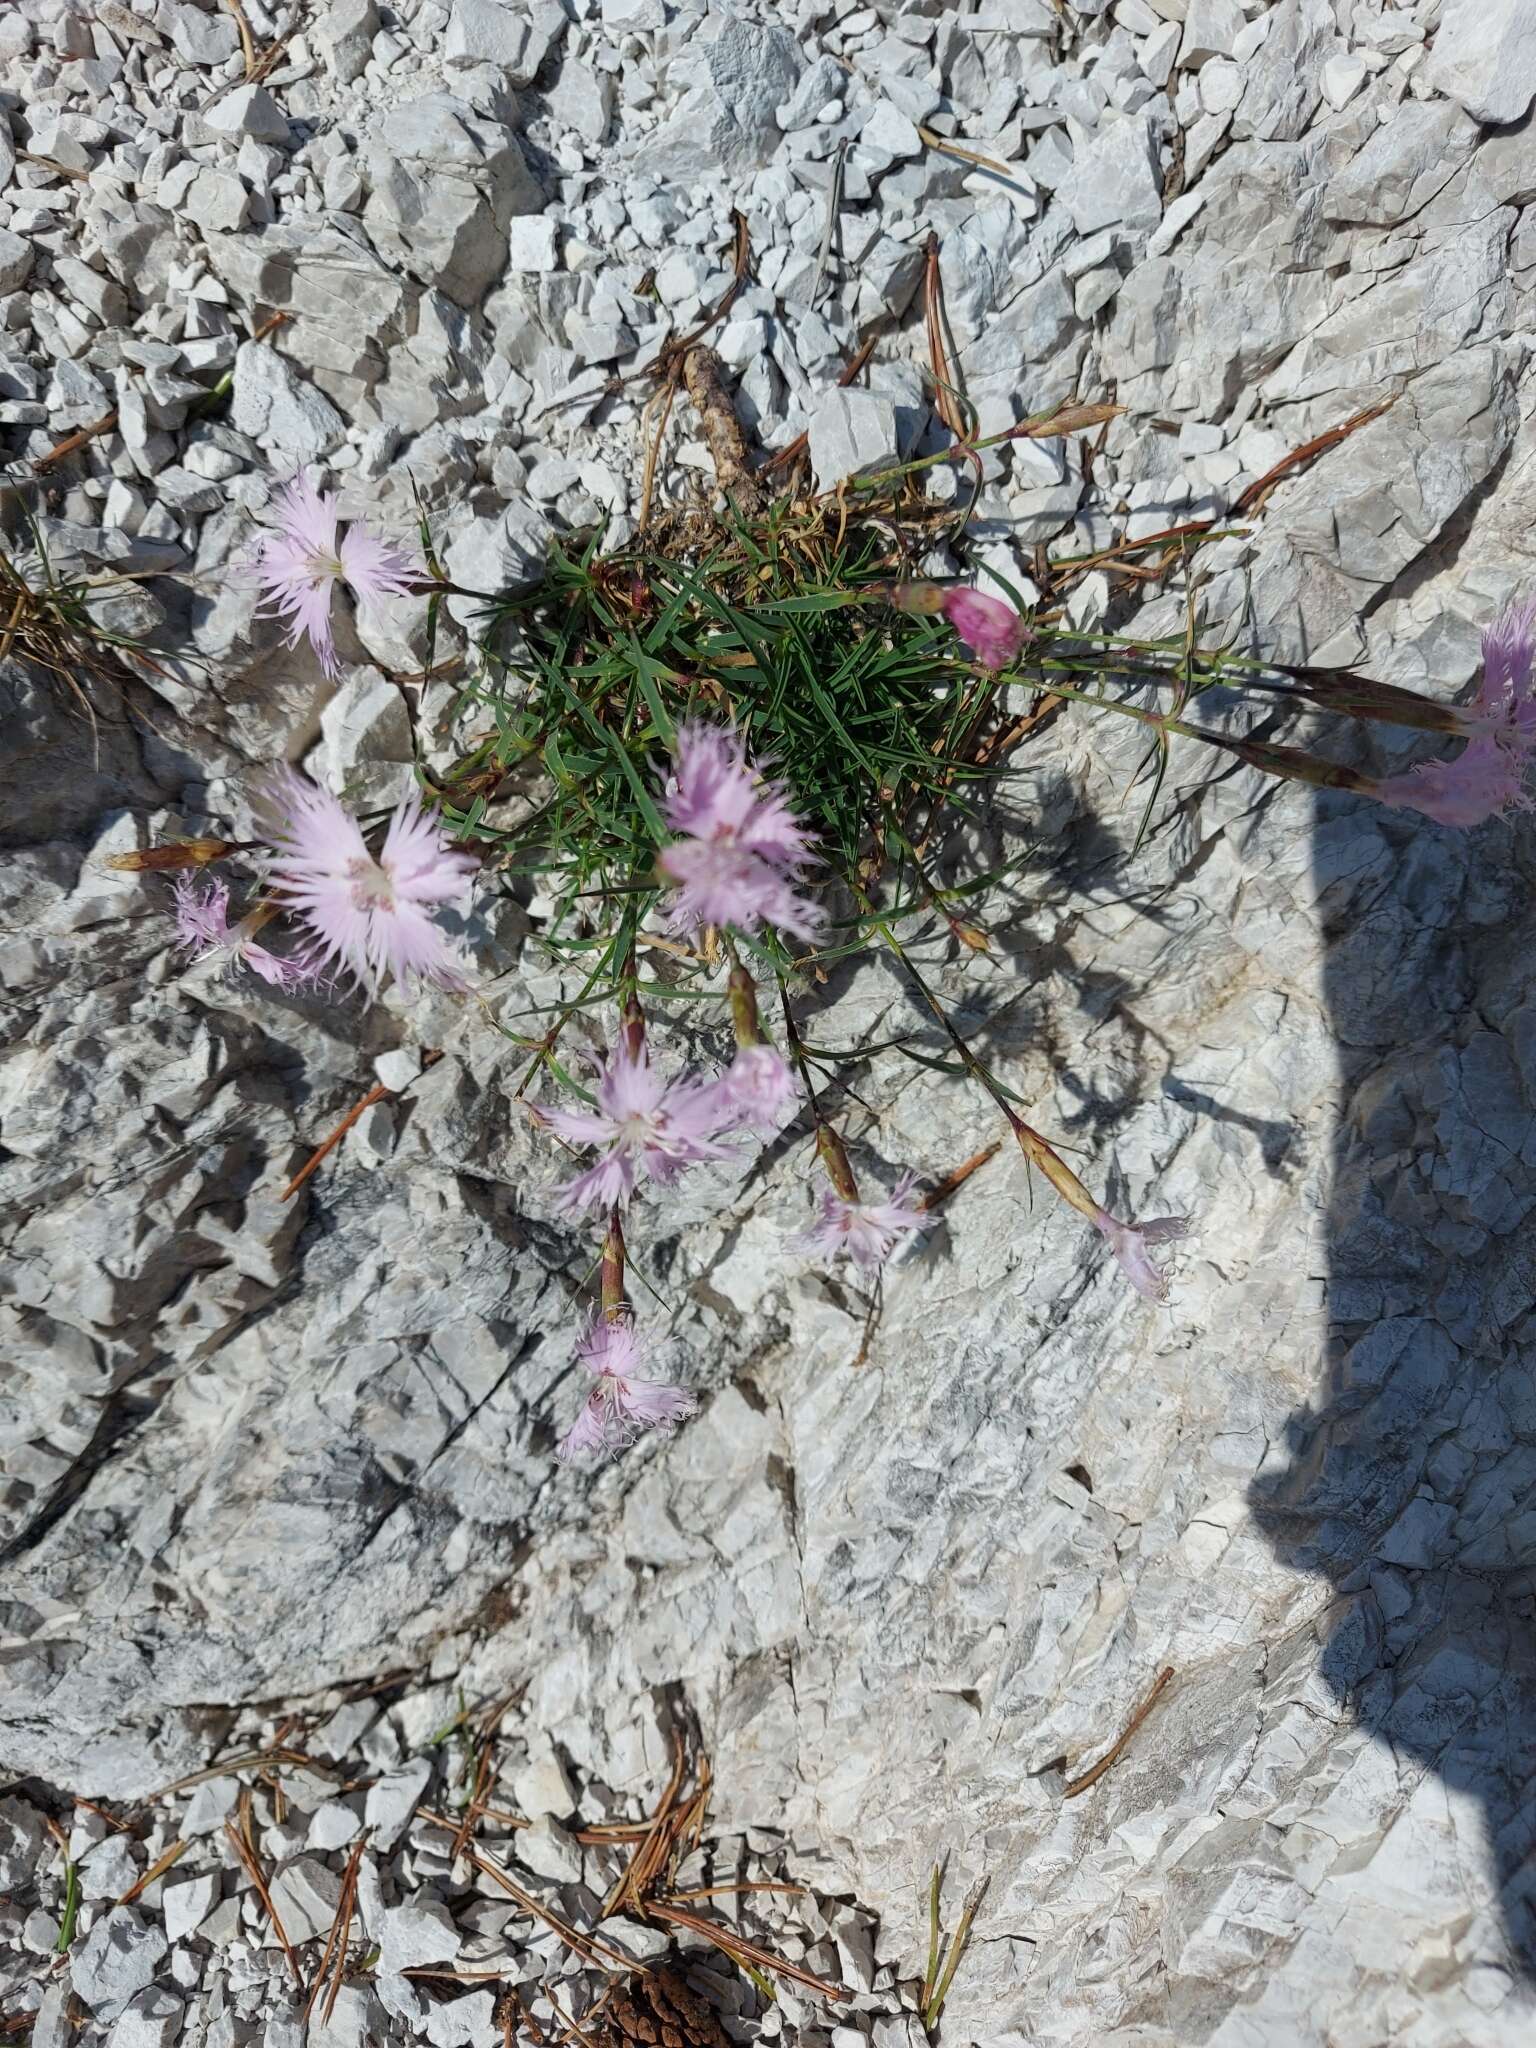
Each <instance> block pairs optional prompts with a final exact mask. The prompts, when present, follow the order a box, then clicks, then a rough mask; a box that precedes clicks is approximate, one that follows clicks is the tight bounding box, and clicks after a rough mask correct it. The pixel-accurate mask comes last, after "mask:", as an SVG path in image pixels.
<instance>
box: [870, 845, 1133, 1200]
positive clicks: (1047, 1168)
mask: <svg viewBox="0 0 1536 2048" xmlns="http://www.w3.org/2000/svg"><path fill="white" fill-rule="evenodd" d="M853 893H854V895H855V896H856V897H857V898H858V899H859V901H860V902H861V903H862V904H863V906H864V912H865V915H866V916H867V917H868V918H869V920H870V929H871V930H872V931H875V932H878V933H879V935H880V937H881V939H883V940H884V942H885V944H886V945H887V946H888V947H889V948H890V950H891V951H892V952H893V953H894V954H895V956H896V958H897V959H898V960H899V961H900V962H901V964H902V966H903V967H904V968H905V969H906V971H907V974H908V976H909V978H910V979H911V981H912V983H913V986H914V987H915V988H916V989H917V991H918V993H919V994H920V995H921V996H922V998H923V1001H924V1002H925V1003H926V1004H927V1005H928V1007H929V1009H930V1010H931V1011H932V1012H933V1014H934V1016H935V1017H936V1018H937V1020H938V1023H939V1026H940V1028H941V1029H942V1031H943V1032H944V1035H945V1036H946V1037H947V1038H948V1040H949V1042H950V1044H951V1045H952V1046H953V1047H954V1049H955V1053H956V1055H957V1057H958V1058H959V1060H960V1063H961V1065H962V1066H963V1067H964V1068H965V1071H966V1072H967V1073H968V1074H969V1075H970V1076H971V1078H972V1080H974V1081H976V1082H977V1083H979V1085H980V1086H981V1087H982V1088H984V1089H985V1090H986V1092H987V1094H988V1095H989V1096H990V1097H991V1098H992V1100H993V1102H995V1103H996V1105H997V1107H998V1108H999V1109H1000V1110H1001V1111H1002V1113H1003V1115H1004V1116H1005V1117H1006V1118H1007V1120H1008V1128H1009V1129H1010V1130H1011V1131H1012V1132H1013V1135H1014V1140H1015V1142H1016V1143H1017V1145H1018V1147H1019V1150H1020V1151H1021V1152H1022V1153H1023V1154H1024V1156H1025V1158H1026V1159H1027V1160H1028V1161H1029V1163H1030V1165H1031V1166H1033V1167H1034V1168H1035V1169H1036V1170H1037V1171H1038V1172H1040V1173H1042V1174H1044V1176H1045V1178H1046V1179H1047V1180H1048V1181H1049V1182H1050V1184H1051V1186H1052V1187H1053V1188H1054V1189H1055V1190H1056V1192H1057V1194H1058V1195H1060V1196H1061V1198H1062V1200H1063V1201H1064V1202H1068V1203H1070V1204H1071V1206H1072V1207H1073V1208H1074V1209H1076V1210H1077V1211H1078V1213H1079V1214H1080V1215H1083V1216H1086V1217H1087V1218H1088V1219H1089V1221H1090V1222H1094V1221H1096V1219H1097V1218H1098V1217H1100V1216H1101V1215H1102V1214H1103V1213H1104V1212H1103V1207H1102V1205H1101V1204H1100V1203H1099V1202H1097V1201H1095V1200H1094V1197H1093V1195H1092V1193H1091V1192H1090V1191H1089V1189H1088V1188H1087V1187H1085V1186H1084V1184H1083V1182H1082V1181H1080V1180H1079V1179H1078V1177H1077V1175H1076V1174H1075V1173H1074V1172H1073V1171H1072V1169H1071V1167H1070V1166H1068V1164H1067V1162H1066V1161H1065V1160H1064V1159H1063V1158H1062V1157H1061V1155H1060V1153H1058V1152H1057V1151H1056V1150H1055V1149H1054V1147H1053V1146H1051V1145H1050V1144H1048V1143H1047V1141H1046V1140H1045V1139H1044V1138H1042V1137H1041V1135H1040V1133H1039V1132H1038V1131H1037V1130H1035V1129H1034V1127H1033V1126H1032V1125H1030V1124H1027V1123H1025V1121H1024V1119H1023V1118H1022V1117H1021V1116H1020V1115H1019V1114H1018V1112H1017V1111H1016V1110H1015V1109H1014V1107H1013V1105H1012V1103H1010V1102H1009V1100H1008V1098H1007V1096H1005V1095H1004V1094H1003V1092H1002V1090H1001V1088H1000V1087H999V1086H998V1084H997V1082H996V1080H995V1079H994V1077H993V1075H992V1073H991V1070H990V1069H989V1068H988V1067H987V1066H986V1065H985V1064H984V1063H983V1062H982V1061H981V1060H980V1059H978V1058H977V1056H976V1054H975V1053H974V1052H973V1051H972V1049H971V1047H970V1045H969V1044H968V1042H967V1041H966V1040H965V1039H964V1038H963V1037H962V1036H961V1034H960V1032H959V1031H958V1029H957V1028H956V1026H955V1024H954V1022H953V1021H952V1019H951V1018H950V1016H949V1013H948V1012H947V1011H946V1010H945V1008H944V1006H943V1004H942V1003H941V1002H940V1001H939V999H938V997H937V996H936V995H935V994H934V992H933V990H932V989H931V988H930V987H929V986H928V983H927V982H926V981H925V980H924V978H923V976H922V974H921V973H920V972H919V971H918V969H917V968H916V967H915V966H914V965H913V963H912V961H911V959H910V957H909V956H908V954H907V950H906V948H905V947H904V946H903V945H902V943H901V941H900V940H899V939H898V938H897V937H896V934H895V933H894V932H893V931H892V930H891V928H890V926H889V925H888V924H887V923H886V921H885V919H884V918H883V917H881V915H880V913H879V912H878V911H877V910H876V909H875V906H874V904H873V903H872V902H871V900H870V898H869V897H868V896H867V895H866V894H865V892H864V891H863V890H862V889H860V888H859V887H858V886H857V884H854V885H853Z"/></svg>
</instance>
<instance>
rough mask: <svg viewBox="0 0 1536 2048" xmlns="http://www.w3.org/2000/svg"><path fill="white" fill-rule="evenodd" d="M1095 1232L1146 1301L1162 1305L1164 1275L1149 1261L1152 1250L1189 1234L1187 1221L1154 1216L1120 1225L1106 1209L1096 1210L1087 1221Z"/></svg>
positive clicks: (1166, 1284)
mask: <svg viewBox="0 0 1536 2048" xmlns="http://www.w3.org/2000/svg"><path fill="white" fill-rule="evenodd" d="M1091 1221H1092V1223H1093V1227H1094V1229H1095V1230H1097V1231H1099V1232H1101V1233H1102V1235H1103V1237H1104V1240H1105V1242H1106V1243H1107V1244H1108V1246H1109V1248H1110V1250H1111V1251H1112V1252H1113V1253H1114V1255H1115V1257H1116V1259H1117V1260H1118V1261H1119V1263H1120V1270H1121V1271H1122V1272H1123V1273H1124V1275H1125V1277H1126V1279H1127V1280H1129V1281H1130V1283H1131V1285H1132V1286H1133V1287H1134V1288H1135V1290H1136V1292H1137V1293H1138V1294H1139V1295H1141V1296H1142V1298H1143V1299H1144V1300H1146V1301H1157V1302H1166V1301H1167V1299H1168V1290H1169V1281H1168V1275H1167V1274H1166V1273H1165V1272H1163V1270H1162V1268H1161V1267H1160V1266H1158V1265H1157V1263H1156V1261H1155V1260H1154V1259H1153V1257H1152V1247H1153V1246H1154V1245H1160V1244H1172V1243H1173V1242H1174V1241H1175V1240H1176V1239H1178V1238H1181V1237H1184V1236H1186V1235H1187V1234H1188V1231H1189V1219H1188V1218H1187V1217H1185V1216H1157V1217H1154V1218H1153V1220H1152V1221H1151V1222H1150V1223H1120V1222H1118V1221H1117V1220H1116V1219H1115V1218H1114V1217H1113V1216H1111V1215H1110V1213H1109V1211H1108V1210H1107V1209H1099V1210H1097V1211H1096V1212H1095V1214H1094V1215H1093V1217H1092V1219H1091Z"/></svg>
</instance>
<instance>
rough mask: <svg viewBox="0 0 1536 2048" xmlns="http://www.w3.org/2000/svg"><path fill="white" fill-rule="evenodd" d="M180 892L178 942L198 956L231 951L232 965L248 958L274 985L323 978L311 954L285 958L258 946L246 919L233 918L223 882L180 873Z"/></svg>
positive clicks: (307, 983)
mask: <svg viewBox="0 0 1536 2048" xmlns="http://www.w3.org/2000/svg"><path fill="white" fill-rule="evenodd" d="M172 886H173V887H174V889H175V891H176V943H177V945H178V946H184V947H185V948H186V950H187V951H188V952H189V953H191V954H192V955H193V957H194V958H196V959H199V960H201V959H204V958H205V957H206V956H207V955H208V954H210V953H227V954H228V955H229V963H228V964H229V965H230V966H231V967H233V966H234V964H235V962H236V961H237V960H241V961H244V963H245V965H246V966H247V967H249V968H250V970H251V972H252V973H253V974H259V975H260V976H261V979H262V980H263V981H265V982H267V983H269V984H270V985H271V986H272V987H273V988H280V989H288V990H291V989H298V988H309V987H311V986H313V984H314V983H315V982H317V981H318V980H319V979H320V964H319V962H318V961H317V960H315V959H313V958H311V957H310V956H308V955H300V956H298V957H296V958H293V959H284V958H283V957H282V956H281V954H278V953H269V952H268V951H267V949H266V947H265V946H258V945H257V943H256V941H255V939H254V938H252V937H251V936H250V934H249V933H248V932H247V931H246V929H245V925H246V922H247V921H246V920H244V919H242V920H241V922H240V923H239V924H233V925H232V924H231V923H230V921H229V889H228V887H227V885H226V884H225V883H223V882H213V881H206V882H198V881H194V879H193V878H192V876H191V875H178V876H177V877H176V880H175V882H174V884H173V885H172Z"/></svg>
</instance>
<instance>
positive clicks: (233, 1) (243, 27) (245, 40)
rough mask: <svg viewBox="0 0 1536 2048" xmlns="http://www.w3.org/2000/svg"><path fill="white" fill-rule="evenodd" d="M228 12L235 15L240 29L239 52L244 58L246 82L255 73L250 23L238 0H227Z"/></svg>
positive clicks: (253, 43)
mask: <svg viewBox="0 0 1536 2048" xmlns="http://www.w3.org/2000/svg"><path fill="white" fill-rule="evenodd" d="M227 4H228V7H229V11H230V13H231V14H232V15H233V16H234V17H235V27H236V28H237V29H239V31H240V54H241V55H242V56H243V57H244V59H245V76H246V80H247V82H249V81H250V80H251V79H253V78H254V77H255V75H256V41H255V38H254V37H253V36H252V34H251V24H250V23H249V22H248V21H247V20H246V18H245V9H244V8H243V7H242V6H241V5H240V0H227Z"/></svg>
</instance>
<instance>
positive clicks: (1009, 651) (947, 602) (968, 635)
mask: <svg viewBox="0 0 1536 2048" xmlns="http://www.w3.org/2000/svg"><path fill="white" fill-rule="evenodd" d="M940 610H941V611H942V612H943V614H944V616H945V618H946V619H948V621H949V623H950V624H951V625H952V626H953V627H954V629H955V631H956V632H957V633H958V634H959V635H960V638H961V639H962V640H963V641H964V642H965V644H966V646H967V647H969V648H970V650H971V652H972V653H973V654H974V655H975V657H976V659H977V660H978V661H979V662H980V663H981V665H982V667H983V668H1007V666H1008V665H1009V663H1010V662H1014V661H1017V660H1018V658H1019V653H1020V650H1021V649H1022V648H1023V645H1024V642H1025V639H1026V638H1027V636H1028V631H1029V629H1028V627H1027V626H1026V625H1025V624H1024V621H1023V620H1022V619H1021V618H1020V617H1019V615H1018V613H1017V612H1016V611H1015V610H1014V608H1013V606H1012V605H1011V604H1004V603H1003V601H1002V599H1001V598H1000V597H987V596H985V595H983V593H982V592H981V591H979V590H966V589H963V588H957V589H953V590H946V591H945V593H944V600H943V603H942V605H941V606H940Z"/></svg>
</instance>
